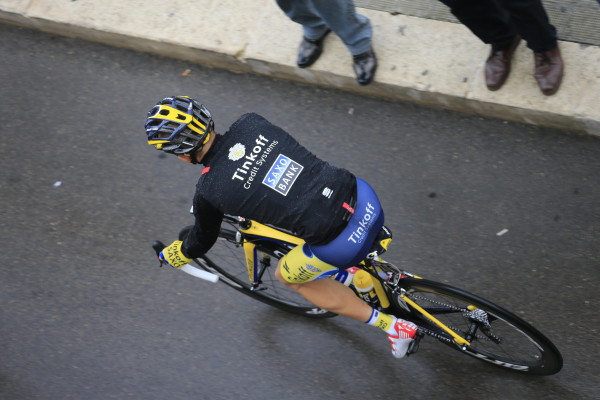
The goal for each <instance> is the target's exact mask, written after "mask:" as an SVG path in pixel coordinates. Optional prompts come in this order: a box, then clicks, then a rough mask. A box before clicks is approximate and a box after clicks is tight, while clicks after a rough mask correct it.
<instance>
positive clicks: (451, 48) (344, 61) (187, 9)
mask: <svg viewBox="0 0 600 400" xmlns="http://www.w3.org/2000/svg"><path fill="white" fill-rule="evenodd" d="M125 3H126V4H125ZM358 11H359V13H361V14H363V15H365V16H367V17H368V18H369V19H370V20H371V23H372V25H373V29H374V38H373V47H374V49H375V53H376V54H377V58H378V62H379V66H378V70H377V74H376V77H375V81H374V82H373V83H371V84H370V85H368V86H364V87H363V86H359V85H358V84H357V83H356V80H355V78H354V72H353V70H352V60H351V56H350V53H349V52H348V51H347V50H346V48H345V47H344V45H343V43H342V42H341V41H340V40H339V38H338V37H337V36H335V35H329V36H328V37H327V39H326V41H325V50H324V52H323V55H322V56H321V58H320V59H319V60H318V61H317V62H316V63H315V64H314V65H313V66H311V67H310V68H308V69H300V68H297V66H296V65H295V59H296V51H297V48H298V44H299V41H300V38H301V35H302V31H301V28H300V26H299V25H297V24H295V23H293V22H292V21H290V20H289V19H288V18H287V17H286V16H285V15H284V14H283V13H282V12H281V10H280V9H279V8H278V7H277V5H276V4H275V2H273V1H272V0H254V1H243V0H203V1H200V0H199V1H196V2H189V1H184V0H172V1H170V2H163V1H157V0H147V1H128V2H122V1H117V0H103V1H102V2H97V1H93V0H78V1H74V0H0V22H5V23H10V24H16V25H21V26H25V27H28V28H33V29H38V30H42V31H46V32H51V33H55V34H59V35H65V36H70V37H77V38H82V39H86V40H91V41H96V42H101V43H105V44H109V45H115V46H120V47H125V48H130V49H134V50H138V51H144V52H150V53H154V54H160V55H162V56H167V57H174V58H178V59H184V60H188V61H191V62H193V63H198V64H202V65H206V66H210V67H216V68H225V69H229V70H232V71H235V72H245V73H256V74H262V75H268V76H272V77H277V78H283V79H291V80H295V81H300V82H306V83H312V84H317V85H322V86H326V87H333V88H338V89H342V90H348V91H353V92H357V93H362V94H366V95H370V96H376V97H383V98H388V99H393V100H400V101H410V102H414V103H418V104H423V105H427V106H434V107H442V108H446V109H451V110H455V111H461V112H468V113H475V114H479V115H483V116H489V117H495V118H502V119H506V120H513V121H518V122H524V123H528V124H535V125H541V126H547V127H552V128H558V129H566V130H572V131H577V132H585V133H588V134H592V135H598V136H600V67H599V66H600V47H597V46H583V45H580V44H578V43H572V42H560V48H561V51H562V55H563V59H564V61H565V76H564V79H563V83H562V85H561V88H560V90H559V91H558V93H557V94H555V95H554V96H544V95H543V94H541V92H540V91H539V89H538V87H537V84H536V82H535V80H534V78H533V55H532V53H531V51H530V50H529V49H527V48H526V46H525V45H524V44H521V45H520V46H519V48H518V49H517V51H516V52H515V58H514V61H513V68H512V71H511V75H510V76H509V78H508V81H507V82H506V84H505V86H504V87H503V88H502V89H500V90H499V91H497V92H490V91H488V90H487V88H486V87H485V83H484V81H483V72H482V70H483V66H484V63H485V59H486V58H487V55H488V51H489V49H488V47H487V46H486V45H484V44H482V43H481V42H479V41H478V40H477V38H476V37H475V36H473V35H472V34H471V33H470V32H469V31H468V30H467V29H466V28H465V27H464V26H462V25H460V24H454V23H449V22H442V21H436V20H430V19H422V18H416V17H410V16H406V15H401V14H398V15H391V14H389V13H384V12H380V11H374V10H367V9H358Z"/></svg>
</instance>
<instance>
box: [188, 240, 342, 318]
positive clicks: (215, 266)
mask: <svg viewBox="0 0 600 400" xmlns="http://www.w3.org/2000/svg"><path fill="white" fill-rule="evenodd" d="M182 232H183V231H182ZM236 234H237V231H234V230H231V229H226V228H221V231H220V232H219V238H218V239H217V242H216V243H215V245H214V246H213V247H212V248H211V250H210V251H209V252H208V253H207V254H205V255H203V256H202V257H200V258H198V259H195V260H194V262H195V263H196V264H197V265H198V266H199V267H200V268H202V269H204V270H206V271H209V272H212V273H214V274H217V275H219V277H220V280H221V281H222V282H223V283H225V284H227V285H229V286H230V287H232V288H234V289H236V290H238V291H239V292H241V293H244V294H245V295H247V296H250V297H252V298H254V299H256V300H259V301H262V302H263V303H266V304H268V305H270V306H273V307H276V308H278V309H280V310H283V311H288V312H291V313H294V314H298V315H302V316H304V317H308V318H331V317H335V316H336V315H337V314H335V313H332V312H330V311H327V310H325V309H322V308H319V307H317V306H315V305H313V304H312V303H310V302H309V301H308V300H306V299H305V298H304V297H302V296H301V295H300V294H298V293H296V292H295V291H294V290H292V289H290V288H288V287H286V286H284V285H283V284H282V283H281V282H279V280H278V279H277V278H276V277H275V268H276V267H277V263H278V262H279V259H280V258H281V257H283V256H284V255H285V254H287V253H288V251H290V249H291V247H290V246H291V245H285V244H284V243H279V242H275V241H270V240H264V239H262V240H261V239H257V240H256V241H255V244H256V250H257V257H260V260H265V259H266V258H265V257H264V256H265V254H266V255H267V256H268V257H269V258H270V259H268V260H267V262H269V263H270V265H269V266H267V267H266V269H265V273H264V274H263V276H262V278H261V282H260V287H259V289H258V290H252V285H251V283H250V280H249V277H248V269H247V267H246V258H245V254H244V250H243V248H242V247H241V246H239V244H238V241H237V239H236ZM184 236H185V235H184V234H182V233H180V238H181V237H184Z"/></svg>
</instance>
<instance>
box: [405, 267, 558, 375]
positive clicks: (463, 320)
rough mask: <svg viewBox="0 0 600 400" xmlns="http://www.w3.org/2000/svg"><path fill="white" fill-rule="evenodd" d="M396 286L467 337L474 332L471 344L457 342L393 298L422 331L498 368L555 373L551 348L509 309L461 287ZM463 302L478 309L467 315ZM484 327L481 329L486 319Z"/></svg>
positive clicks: (412, 282)
mask: <svg viewBox="0 0 600 400" xmlns="http://www.w3.org/2000/svg"><path fill="white" fill-rule="evenodd" d="M400 285H401V287H402V288H403V289H404V290H405V293H406V294H407V296H408V297H409V298H410V299H411V300H413V301H414V302H416V303H417V304H418V305H419V306H421V307H422V308H424V309H425V310H426V311H428V312H429V313H430V314H432V315H433V316H434V317H435V318H437V319H438V320H439V321H441V322H442V323H444V324H445V325H446V326H448V327H449V328H451V329H452V330H453V331H454V332H455V333H457V334H459V335H460V336H461V337H463V338H466V336H467V333H468V332H469V329H471V328H473V327H474V326H476V327H477V328H478V330H477V331H476V332H475V334H474V335H473V337H472V338H470V340H469V341H470V345H468V346H462V347H461V346H459V345H457V344H456V343H454V342H453V341H452V338H451V336H450V335H449V334H448V333H446V332H445V331H443V330H441V329H440V328H439V326H438V325H436V324H434V323H433V322H431V321H430V320H429V319H427V318H425V317H424V316H423V315H422V314H421V313H419V312H418V311H416V310H414V309H412V307H410V306H409V305H408V303H406V302H404V301H403V300H402V299H400V297H399V296H394V299H395V303H396V306H397V307H398V308H399V309H402V310H403V311H404V312H406V311H407V310H409V309H410V311H409V313H408V314H407V315H405V317H407V318H408V319H410V320H412V321H413V322H415V323H416V324H417V325H420V326H422V327H423V331H424V333H426V334H429V335H431V336H433V337H435V338H436V339H438V340H440V341H441V342H443V343H445V344H447V345H450V346H451V347H452V348H454V349H457V350H460V351H461V352H462V353H464V354H467V355H469V356H472V357H475V358H477V359H479V360H482V361H487V362H489V363H491V364H494V365H497V366H499V367H504V368H508V369H511V370H514V371H518V372H522V373H526V374H532V375H552V374H556V373H557V372H559V371H560V370H561V368H562V365H563V360H562V356H561V354H560V352H559V351H558V349H557V348H556V346H555V345H554V344H553V343H552V342H551V341H550V340H549V339H548V338H547V337H546V336H544V335H543V334H542V333H541V332H540V331H538V330H537V329H536V328H534V327H533V326H532V325H530V324H529V323H527V322H525V321H524V320H522V319H521V318H519V317H518V316H516V315H514V314H513V313H511V312H510V311H507V310H505V309H504V308H502V307H500V306H498V305H496V304H494V303H492V302H490V301H488V300H485V299H483V298H481V297H478V296H475V295H473V294H471V293H468V292H466V291H464V290H462V289H458V288H455V287H452V286H449V285H445V284H443V283H439V282H434V281H429V280H425V279H416V278H403V279H402V280H401V281H400ZM467 305H472V306H475V307H477V309H478V310H483V312H484V313H485V316H484V314H483V313H481V312H479V311H477V312H476V314H473V312H471V313H469V312H468V311H467V310H465V307H466V306H467ZM486 319H487V323H488V324H489V329H486V328H485V325H486V323H485V320H486Z"/></svg>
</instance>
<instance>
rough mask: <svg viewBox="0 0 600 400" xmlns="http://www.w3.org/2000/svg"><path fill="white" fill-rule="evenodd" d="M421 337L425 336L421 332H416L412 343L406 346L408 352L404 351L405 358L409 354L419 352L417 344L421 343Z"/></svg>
mask: <svg viewBox="0 0 600 400" xmlns="http://www.w3.org/2000/svg"><path fill="white" fill-rule="evenodd" d="M423 336H425V335H424V334H423V332H421V331H417V333H416V335H415V337H414V339H413V341H412V342H411V343H410V345H409V346H408V350H407V351H406V356H407V357H408V356H410V355H411V354H414V353H416V352H417V350H419V344H420V343H421V339H423Z"/></svg>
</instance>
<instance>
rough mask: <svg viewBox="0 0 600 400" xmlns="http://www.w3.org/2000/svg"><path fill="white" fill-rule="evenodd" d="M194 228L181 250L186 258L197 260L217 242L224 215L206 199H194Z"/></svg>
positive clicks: (198, 197)
mask: <svg viewBox="0 0 600 400" xmlns="http://www.w3.org/2000/svg"><path fill="white" fill-rule="evenodd" d="M194 217H195V218H196V222H195V224H194V228H193V229H192V230H191V231H190V233H189V234H188V236H187V237H186V238H185V240H184V241H183V246H182V247H181V250H182V252H183V254H184V255H185V256H186V257H189V258H197V257H200V256H201V255H203V254H204V253H206V252H207V251H208V250H210V248H211V247H212V246H213V244H215V242H216V241H217V237H218V236H219V230H220V228H221V221H223V213H222V212H221V211H219V210H218V209H217V208H215V207H214V206H213V205H212V204H210V203H209V202H208V201H207V200H206V199H204V198H203V197H200V196H196V198H195V199H194Z"/></svg>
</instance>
